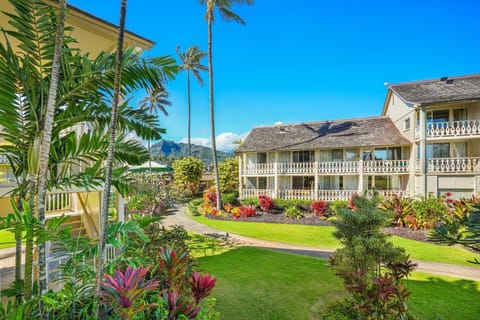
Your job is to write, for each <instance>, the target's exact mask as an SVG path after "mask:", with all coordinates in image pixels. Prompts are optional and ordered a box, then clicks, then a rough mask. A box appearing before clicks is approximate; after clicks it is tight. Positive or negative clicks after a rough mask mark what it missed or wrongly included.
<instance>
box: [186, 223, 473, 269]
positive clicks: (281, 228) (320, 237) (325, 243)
mask: <svg viewBox="0 0 480 320" xmlns="http://www.w3.org/2000/svg"><path fill="white" fill-rule="evenodd" d="M191 218H192V219H194V220H195V221H197V222H200V223H203V224H205V225H207V226H209V227H212V228H216V229H219V230H223V231H227V232H230V233H234V234H238V235H242V236H245V237H251V238H256V239H262V240H269V241H277V242H284V243H290V244H297V245H302V246H309V247H315V248H323V249H332V250H334V249H336V248H338V247H339V242H338V241H337V240H336V239H335V238H334V237H333V236H332V233H333V231H334V230H335V228H334V227H330V226H328V227H325V226H306V225H293V224H273V223H262V222H240V221H222V220H213V219H208V218H205V217H204V216H191ZM391 239H392V242H393V243H394V244H396V245H398V246H401V247H403V248H405V250H406V251H407V252H408V253H409V254H410V257H411V258H412V259H417V260H425V261H434V262H442V263H450V264H458V265H466V266H478V267H480V266H479V265H472V264H471V263H468V261H469V260H474V259H475V258H477V259H480V256H479V255H478V254H475V253H472V252H469V251H466V250H464V249H462V248H459V247H449V246H443V245H436V244H431V243H425V242H420V241H414V240H410V239H405V238H401V237H396V236H393V237H392V238H391Z"/></svg>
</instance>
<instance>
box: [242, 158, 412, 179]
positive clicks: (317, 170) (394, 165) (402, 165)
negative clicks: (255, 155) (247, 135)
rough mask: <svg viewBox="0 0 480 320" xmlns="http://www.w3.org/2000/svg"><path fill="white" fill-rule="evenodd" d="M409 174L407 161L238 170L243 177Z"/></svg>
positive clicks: (279, 165)
mask: <svg viewBox="0 0 480 320" xmlns="http://www.w3.org/2000/svg"><path fill="white" fill-rule="evenodd" d="M409 172H410V161H409V160H374V161H331V162H287V163H257V164H248V165H245V166H242V167H241V168H240V174H241V175H244V176H248V175H250V176H257V175H275V174H278V175H302V174H308V175H313V174H319V175H325V174H359V173H368V174H386V173H391V174H407V173H409Z"/></svg>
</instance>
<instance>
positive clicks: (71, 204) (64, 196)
mask: <svg viewBox="0 0 480 320" xmlns="http://www.w3.org/2000/svg"><path fill="white" fill-rule="evenodd" d="M45 2H46V3H47V4H49V5H56V1H50V0H45ZM4 11H5V12H12V11H13V7H12V6H11V4H10V3H9V2H8V1H6V0H2V1H0V27H2V28H7V27H8V17H7V16H6V15H5V14H3V12H4ZM66 25H68V26H72V27H73V28H74V30H73V31H72V36H73V38H75V39H76V40H77V41H78V43H77V44H76V46H77V47H78V48H80V50H81V51H82V52H88V53H90V56H93V57H95V56H97V55H98V54H99V53H100V52H102V51H114V50H115V49H116V44H117V27H116V26H115V25H114V24H111V23H110V22H107V21H105V20H103V19H101V18H99V17H96V16H94V15H92V14H90V13H88V12H85V11H83V10H81V9H79V8H76V7H74V6H69V11H68V14H67V18H66ZM2 41H4V39H3V37H0V42H2ZM124 41H125V45H126V46H129V47H135V48H138V50H149V49H151V47H152V46H153V45H154V43H153V42H152V41H151V40H148V39H146V38H144V37H141V36H139V35H137V34H135V33H132V32H129V31H127V32H126V34H125V39H124ZM0 130H1V128H0ZM1 144H6V142H5V141H1V139H0V145H1ZM15 185H16V183H15V179H14V176H13V174H12V173H11V170H10V166H9V164H8V161H7V158H6V157H5V156H3V155H1V154H0V216H6V215H7V214H8V213H11V212H12V208H11V206H10V198H9V196H8V193H9V191H11V190H12V189H13V188H14V187H15ZM100 199H101V190H98V191H94V192H89V193H86V192H83V190H70V192H65V191H53V192H51V193H50V194H49V195H48V196H47V201H46V211H47V215H50V216H54V215H59V214H68V215H71V216H72V218H71V219H72V221H76V222H82V225H84V226H85V227H86V228H85V229H86V232H87V233H88V235H89V236H91V237H96V236H97V235H98V232H97V230H98V225H99V223H98V221H99V219H98V215H99V208H100ZM120 205H121V204H120ZM119 209H121V210H119V212H123V209H122V208H119Z"/></svg>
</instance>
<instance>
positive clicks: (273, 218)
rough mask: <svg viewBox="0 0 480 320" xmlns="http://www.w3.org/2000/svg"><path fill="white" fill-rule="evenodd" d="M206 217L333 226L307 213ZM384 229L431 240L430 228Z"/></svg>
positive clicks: (211, 217) (262, 213)
mask: <svg viewBox="0 0 480 320" xmlns="http://www.w3.org/2000/svg"><path fill="white" fill-rule="evenodd" d="M205 217H207V218H209V219H213V220H224V221H241V222H266V223H281V224H301V225H311V226H331V225H332V223H331V222H330V221H328V220H324V219H321V218H318V217H316V216H315V215H312V214H309V213H306V214H305V215H304V217H303V218H301V219H295V218H287V217H285V216H284V215H283V212H281V211H278V212H273V213H264V212H258V211H257V215H256V216H253V217H249V218H239V219H234V218H232V217H230V216H229V217H219V216H212V215H208V214H207V215H205ZM382 231H383V232H385V233H387V234H390V235H395V236H399V237H402V238H406V239H411V240H416V241H422V242H431V241H429V240H428V233H429V231H428V230H412V229H409V228H405V227H386V228H382Z"/></svg>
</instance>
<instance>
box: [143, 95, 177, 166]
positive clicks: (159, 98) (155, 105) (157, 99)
mask: <svg viewBox="0 0 480 320" xmlns="http://www.w3.org/2000/svg"><path fill="white" fill-rule="evenodd" d="M171 105H172V103H171V102H170V100H168V92H167V90H166V89H165V87H158V88H156V89H155V90H147V96H146V97H145V98H143V99H142V100H140V108H141V109H145V110H148V112H149V113H150V114H151V115H158V111H161V112H162V113H163V114H164V115H166V116H168V112H167V108H166V106H171ZM147 144H148V146H147V148H148V167H149V169H150V173H152V149H151V147H150V144H151V140H150V139H149V140H148V142H147Z"/></svg>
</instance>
